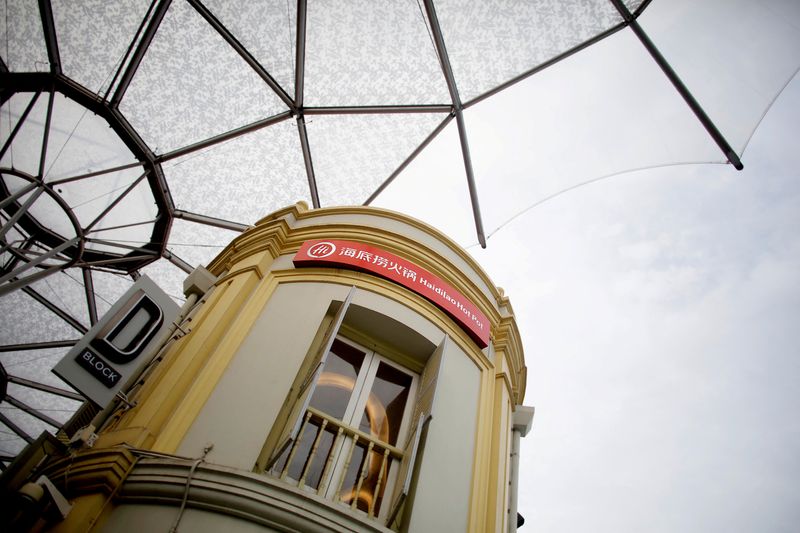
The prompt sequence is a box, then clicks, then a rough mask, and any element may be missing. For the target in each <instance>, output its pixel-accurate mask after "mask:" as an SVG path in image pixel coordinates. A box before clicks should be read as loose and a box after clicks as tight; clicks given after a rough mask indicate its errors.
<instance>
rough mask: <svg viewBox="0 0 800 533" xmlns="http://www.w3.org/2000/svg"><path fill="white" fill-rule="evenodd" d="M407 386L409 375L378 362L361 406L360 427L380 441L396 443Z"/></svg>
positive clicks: (408, 384)
mask: <svg viewBox="0 0 800 533" xmlns="http://www.w3.org/2000/svg"><path fill="white" fill-rule="evenodd" d="M410 388H411V376H410V375H408V374H406V373H405V372H403V371H401V370H398V369H397V368H395V367H393V366H391V365H388V364H386V363H383V362H382V363H380V366H378V372H377V373H376V375H375V380H374V381H373V383H372V389H371V390H370V393H369V398H367V403H366V405H365V406H364V412H363V414H362V416H361V422H360V423H359V429H360V430H361V431H363V432H365V433H369V434H370V435H373V436H375V437H377V438H379V439H380V440H381V441H383V442H388V443H389V444H396V442H397V435H398V433H399V432H400V425H401V424H402V422H403V413H404V412H405V408H406V402H407V401H408V391H409V389H410Z"/></svg>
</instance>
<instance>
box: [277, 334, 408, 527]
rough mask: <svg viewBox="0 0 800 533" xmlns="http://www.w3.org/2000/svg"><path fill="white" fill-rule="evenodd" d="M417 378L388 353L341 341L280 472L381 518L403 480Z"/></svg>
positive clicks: (328, 360) (280, 463)
mask: <svg viewBox="0 0 800 533" xmlns="http://www.w3.org/2000/svg"><path fill="white" fill-rule="evenodd" d="M416 382H417V376H416V375H414V374H413V373H411V372H410V371H408V370H405V369H403V368H402V367H401V366H400V365H397V364H395V363H393V362H391V361H389V360H388V359H386V358H385V357H383V356H381V355H380V354H378V353H376V352H374V351H370V350H367V349H365V348H364V347H362V346H359V345H358V344H356V343H354V342H353V341H349V340H347V339H345V338H343V337H337V338H336V339H335V340H334V341H333V343H332V345H331V348H330V350H329V352H328V354H327V357H326V359H325V363H324V365H323V367H322V372H321V373H320V375H319V378H318V379H317V382H316V386H315V387H314V391H313V392H312V393H311V394H310V401H309V403H308V407H307V408H306V417H305V420H304V423H303V424H302V425H301V428H300V430H299V435H300V436H299V438H298V439H297V445H296V446H292V447H286V449H285V450H283V452H282V454H281V456H280V457H279V458H278V459H277V460H276V461H275V464H274V465H273V468H272V473H273V474H275V475H281V476H283V477H284V478H288V479H291V480H296V481H300V480H301V479H302V480H303V483H302V484H303V486H304V487H308V488H309V489H312V490H314V491H317V492H318V493H319V494H321V495H323V496H325V497H327V498H328V499H331V500H334V501H339V502H342V503H345V504H348V505H350V506H351V507H353V508H355V509H358V510H360V511H363V512H365V513H368V514H370V515H371V516H379V515H380V511H381V508H382V505H381V504H382V502H383V499H384V494H385V492H386V486H387V484H388V482H389V481H390V475H391V476H392V478H393V477H396V473H395V472H394V471H395V470H397V465H399V462H400V460H401V459H402V452H400V451H398V448H397V444H398V442H402V441H404V438H405V436H406V433H407V430H408V427H407V426H408V425H409V424H408V419H409V418H410V411H411V409H410V408H411V407H412V402H413V399H414V398H415V392H416Z"/></svg>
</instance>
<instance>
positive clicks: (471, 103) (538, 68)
mask: <svg viewBox="0 0 800 533" xmlns="http://www.w3.org/2000/svg"><path fill="white" fill-rule="evenodd" d="M627 25H628V23H627V22H621V23H620V24H617V25H616V26H614V27H612V28H609V29H607V30H606V31H604V32H602V33H598V34H597V35H595V36H594V37H592V38H591V39H588V40H586V41H584V42H582V43H580V44H578V45H576V46H574V47H572V48H570V49H569V50H567V51H565V52H562V53H560V54H558V55H556V56H554V57H552V58H550V59H548V60H547V61H545V62H544V63H541V64H539V65H536V66H535V67H533V68H532V69H529V70H526V71H525V72H523V73H522V74H520V75H518V76H515V77H514V78H511V79H510V80H508V81H506V82H504V83H501V84H500V85H498V86H497V87H495V88H493V89H490V90H488V91H486V92H485V93H483V94H481V95H478V96H476V97H475V98H473V99H472V100H470V101H468V102H466V103H465V104H464V109H468V108H470V107H472V106H474V105H475V104H477V103H480V102H482V101H484V100H486V99H487V98H489V97H491V96H494V95H496V94H497V93H499V92H501V91H504V90H506V89H508V88H509V87H511V86H512V85H516V84H517V83H519V82H521V81H523V80H526V79H528V78H530V77H531V76H533V75H534V74H536V73H538V72H541V71H543V70H544V69H546V68H548V67H552V66H553V65H555V64H556V63H558V62H560V61H563V60H564V59H566V58H568V57H570V56H572V55H574V54H576V53H577V52H580V51H581V50H583V49H585V48H588V47H589V46H591V45H593V44H595V43H598V42H600V41H602V40H603V39H605V38H606V37H610V36H611V35H613V34H615V33H617V32H618V31H620V30H622V29H624V28H625V27H626V26H627Z"/></svg>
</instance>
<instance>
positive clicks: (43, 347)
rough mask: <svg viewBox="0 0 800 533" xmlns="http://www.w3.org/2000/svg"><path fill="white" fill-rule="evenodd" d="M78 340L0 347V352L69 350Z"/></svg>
mask: <svg viewBox="0 0 800 533" xmlns="http://www.w3.org/2000/svg"><path fill="white" fill-rule="evenodd" d="M78 340H79V339H70V340H63V341H45V342H28V343H24V344H4V345H0V352H24V351H30V350H47V349H50V348H70V347H72V346H75V343H77V342H78Z"/></svg>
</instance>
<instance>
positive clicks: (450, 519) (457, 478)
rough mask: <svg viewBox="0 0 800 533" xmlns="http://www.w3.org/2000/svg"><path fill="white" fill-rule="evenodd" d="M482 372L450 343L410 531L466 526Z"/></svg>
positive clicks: (458, 529) (462, 528)
mask: <svg viewBox="0 0 800 533" xmlns="http://www.w3.org/2000/svg"><path fill="white" fill-rule="evenodd" d="M479 389H480V370H479V369H478V368H477V367H476V366H475V363H473V362H472V361H471V360H470V358H469V357H467V355H466V354H465V353H464V352H463V351H462V350H461V349H460V348H459V347H458V346H457V345H456V344H455V343H448V345H447V350H445V352H444V354H443V362H442V369H441V372H440V374H439V379H438V383H437V387H436V399H435V403H434V406H433V419H432V420H431V422H430V424H429V426H428V434H427V438H426V441H425V450H424V454H423V456H422V463H421V465H420V473H419V479H418V482H417V487H416V494H415V495H414V505H413V508H412V512H411V520H410V523H409V528H408V530H409V531H436V532H437V533H444V532H451V531H452V532H453V533H456V532H458V533H461V532H463V531H467V530H468V527H467V525H468V515H469V505H470V489H471V485H472V468H473V455H474V451H475V432H476V429H477V427H476V426H477V416H476V412H477V408H478V395H479Z"/></svg>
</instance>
